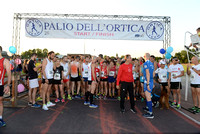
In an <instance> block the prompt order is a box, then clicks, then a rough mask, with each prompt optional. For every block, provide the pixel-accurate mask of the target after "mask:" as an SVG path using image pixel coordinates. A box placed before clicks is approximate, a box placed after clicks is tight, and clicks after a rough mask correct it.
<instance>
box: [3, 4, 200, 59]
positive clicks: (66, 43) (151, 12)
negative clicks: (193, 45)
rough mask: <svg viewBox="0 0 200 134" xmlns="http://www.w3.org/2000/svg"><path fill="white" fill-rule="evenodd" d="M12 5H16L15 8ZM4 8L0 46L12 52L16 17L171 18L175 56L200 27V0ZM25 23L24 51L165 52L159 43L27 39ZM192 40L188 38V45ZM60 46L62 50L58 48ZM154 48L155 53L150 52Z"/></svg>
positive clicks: (32, 5)
mask: <svg viewBox="0 0 200 134" xmlns="http://www.w3.org/2000/svg"><path fill="white" fill-rule="evenodd" d="M11 3H12V4H11ZM1 5H2V6H1V8H0V16H1V22H0V29H1V32H0V35H1V38H0V44H1V46H3V49H4V50H6V51H8V48H9V46H11V45H12V28H13V14H14V13H62V14H63V13H64V14H111V15H118V14H119V15H144V16H170V17H171V46H172V47H173V48H174V52H173V53H172V54H174V53H175V52H178V51H180V50H183V49H184V47H183V46H184V34H185V32H186V31H190V32H192V33H195V32H196V28H197V27H200V17H199V13H198V9H199V6H200V0H101V1H95V0H73V1H69V0H57V1H50V0H42V1H41V0H34V1H27V0H17V1H15V0H7V1H3V2H1ZM23 24H24V23H22V31H21V51H25V50H28V49H32V48H41V49H43V48H48V49H49V50H54V51H56V52H59V53H61V54H67V53H83V52H84V51H83V50H84V44H85V46H86V53H90V54H94V55H98V54H99V53H103V54H105V55H109V56H112V55H115V54H116V53H118V54H119V55H125V54H127V53H130V54H131V55H132V56H133V57H139V56H143V55H144V54H143V53H145V52H150V53H151V54H154V55H156V56H162V55H160V54H159V50H160V49H161V48H162V42H158V41H156V42H155V41H122V40H120V41H118V40H114V41H112V40H72V39H35V38H32V39H30V38H26V37H25V32H24V25H23ZM189 42H190V39H189V38H187V44H189ZM58 46H59V47H58ZM150 48H151V49H150Z"/></svg>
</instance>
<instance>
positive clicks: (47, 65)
mask: <svg viewBox="0 0 200 134" xmlns="http://www.w3.org/2000/svg"><path fill="white" fill-rule="evenodd" d="M54 56H55V54H54V52H53V51H51V52H49V53H48V57H47V58H45V59H44V60H43V62H42V72H43V80H42V83H43V94H42V99H43V106H42V109H43V110H49V109H48V107H51V106H55V104H53V103H52V102H50V91H51V87H52V84H53V61H52V60H53V59H54ZM46 99H47V104H46V103H45V102H46Z"/></svg>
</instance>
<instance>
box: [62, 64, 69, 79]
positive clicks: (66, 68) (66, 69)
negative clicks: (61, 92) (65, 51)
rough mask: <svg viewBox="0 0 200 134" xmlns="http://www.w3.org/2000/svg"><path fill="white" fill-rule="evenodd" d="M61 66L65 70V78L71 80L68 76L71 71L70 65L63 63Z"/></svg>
mask: <svg viewBox="0 0 200 134" xmlns="http://www.w3.org/2000/svg"><path fill="white" fill-rule="evenodd" d="M60 65H61V66H63V69H64V76H65V77H66V78H67V79H69V75H68V76H67V73H68V71H69V70H68V68H69V65H68V63H66V64H63V63H62V62H61V63H60Z"/></svg>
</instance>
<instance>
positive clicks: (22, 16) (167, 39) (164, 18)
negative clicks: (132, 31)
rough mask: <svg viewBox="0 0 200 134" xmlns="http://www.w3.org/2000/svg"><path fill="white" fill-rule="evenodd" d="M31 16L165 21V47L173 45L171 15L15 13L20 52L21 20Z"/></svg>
mask: <svg viewBox="0 0 200 134" xmlns="http://www.w3.org/2000/svg"><path fill="white" fill-rule="evenodd" d="M30 18H68V19H91V20H92V19H102V20H107V19H109V20H138V21H163V22H164V24H165V29H164V40H163V48H164V49H165V50H166V49H167V47H169V46H171V18H170V17H169V16H135V15H97V14H50V13H15V14H14V17H13V36H12V45H13V46H15V47H16V49H17V54H19V53H20V32H21V21H23V20H24V21H25V19H30Z"/></svg>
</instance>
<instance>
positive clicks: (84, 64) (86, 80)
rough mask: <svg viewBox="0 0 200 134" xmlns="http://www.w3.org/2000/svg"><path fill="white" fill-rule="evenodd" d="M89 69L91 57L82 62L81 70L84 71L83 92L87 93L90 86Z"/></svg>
mask: <svg viewBox="0 0 200 134" xmlns="http://www.w3.org/2000/svg"><path fill="white" fill-rule="evenodd" d="M88 69H89V57H88V56H86V57H85V63H82V64H81V72H82V83H83V87H82V94H85V91H87V88H88Z"/></svg>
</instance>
